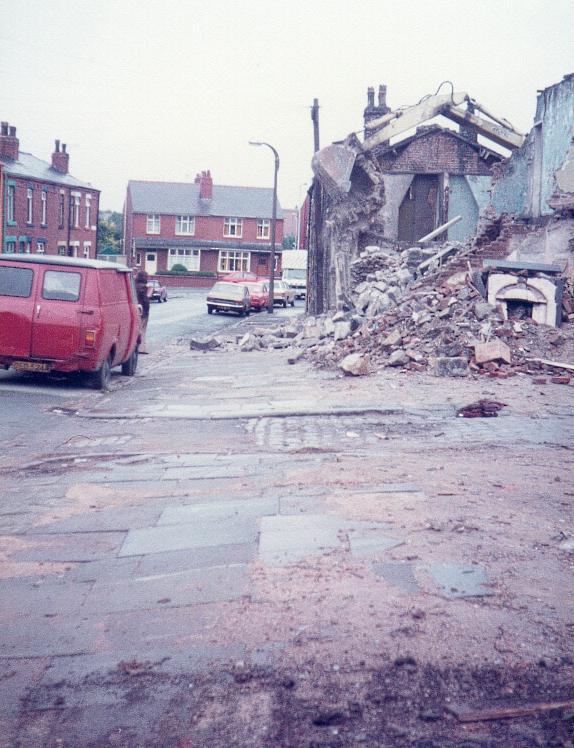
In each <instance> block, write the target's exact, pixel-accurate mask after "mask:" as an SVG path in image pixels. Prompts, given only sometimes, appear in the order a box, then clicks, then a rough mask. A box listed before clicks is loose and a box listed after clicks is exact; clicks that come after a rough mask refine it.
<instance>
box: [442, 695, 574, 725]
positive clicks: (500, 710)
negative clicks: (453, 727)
mask: <svg viewBox="0 0 574 748" xmlns="http://www.w3.org/2000/svg"><path fill="white" fill-rule="evenodd" d="M573 708H574V699H569V700H568V701H545V702H540V703H536V704H524V705H522V706H506V707H505V706H503V707H492V708H490V709H469V708H467V707H465V706H457V705H451V706H448V707H447V709H448V711H449V712H452V714H454V715H455V717H456V718H457V719H458V721H459V722H487V721H490V720H497V719H514V718H516V717H531V716H534V715H535V714H539V713H542V712H553V711H555V710H557V709H573Z"/></svg>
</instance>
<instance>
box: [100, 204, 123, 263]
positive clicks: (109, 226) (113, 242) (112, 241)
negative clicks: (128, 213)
mask: <svg viewBox="0 0 574 748" xmlns="http://www.w3.org/2000/svg"><path fill="white" fill-rule="evenodd" d="M122 233H123V216H122V214H121V213H116V212H114V211H112V210H104V211H100V215H99V219H98V254H108V255H109V254H115V255H119V254H121V252H122Z"/></svg>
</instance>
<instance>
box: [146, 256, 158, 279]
mask: <svg viewBox="0 0 574 748" xmlns="http://www.w3.org/2000/svg"><path fill="white" fill-rule="evenodd" d="M144 270H145V271H146V273H148V274H149V275H155V273H156V271H157V253H156V252H146V253H145V268H144Z"/></svg>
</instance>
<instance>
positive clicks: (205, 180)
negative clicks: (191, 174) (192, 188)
mask: <svg viewBox="0 0 574 748" xmlns="http://www.w3.org/2000/svg"><path fill="white" fill-rule="evenodd" d="M199 197H200V199H201V200H211V199H212V197H213V179H212V178H211V172H210V171H202V172H201V177H200V180H199Z"/></svg>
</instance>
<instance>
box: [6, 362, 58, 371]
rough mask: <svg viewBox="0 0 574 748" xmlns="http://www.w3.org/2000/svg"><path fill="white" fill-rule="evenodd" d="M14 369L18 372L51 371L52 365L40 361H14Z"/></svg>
mask: <svg viewBox="0 0 574 748" xmlns="http://www.w3.org/2000/svg"><path fill="white" fill-rule="evenodd" d="M12 368H13V369H16V370H17V371H50V365H49V364H43V363H41V362H40V361H14V363H13V364H12Z"/></svg>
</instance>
